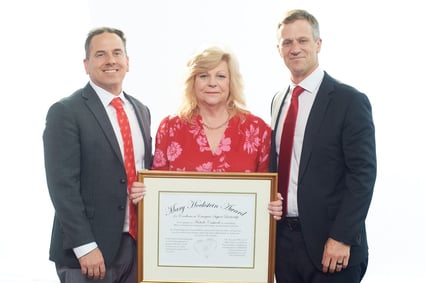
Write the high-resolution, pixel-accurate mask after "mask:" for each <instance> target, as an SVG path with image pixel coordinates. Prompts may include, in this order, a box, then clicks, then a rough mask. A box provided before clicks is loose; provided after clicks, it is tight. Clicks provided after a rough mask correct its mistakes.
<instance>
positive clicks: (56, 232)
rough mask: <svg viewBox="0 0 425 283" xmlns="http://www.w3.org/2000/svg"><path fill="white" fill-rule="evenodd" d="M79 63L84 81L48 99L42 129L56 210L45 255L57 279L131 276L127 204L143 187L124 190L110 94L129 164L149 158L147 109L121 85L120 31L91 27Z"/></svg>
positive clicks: (133, 254)
mask: <svg viewBox="0 0 425 283" xmlns="http://www.w3.org/2000/svg"><path fill="white" fill-rule="evenodd" d="M85 51H86V58H85V59H84V66H85V70H86V73H87V74H88V75H89V77H90V80H89V82H88V83H87V85H86V86H85V87H83V88H81V89H79V90H77V91H76V92H74V93H73V94H72V95H70V96H68V97H66V98H64V99H62V100H60V101H58V102H56V103H54V104H53V105H52V106H51V107H50V109H49V111H48V113H47V118H46V127H45V131H44V134H43V142H44V156H45V168H46V177H47V185H48V189H49V193H50V197H51V200H52V203H53V206H54V209H55V217H54V223H53V231H52V239H51V245H50V260H52V261H54V262H55V264H56V270H57V273H58V276H59V278H60V281H61V282H67V283H69V282H92V281H95V280H99V281H101V282H129V283H130V282H131V283H135V282H136V281H137V262H136V259H137V250H136V239H135V237H131V236H130V235H129V233H128V232H129V208H130V206H135V205H136V204H137V202H138V201H140V199H141V198H142V197H143V194H144V189H143V188H142V189H141V188H139V189H138V191H128V188H129V187H131V184H127V175H126V171H125V167H124V163H123V160H124V158H123V156H124V154H123V141H122V137H121V133H120V128H119V123H118V121H117V114H116V111H115V108H114V107H113V106H112V105H110V102H111V101H112V99H114V98H116V97H119V98H120V99H121V101H122V103H123V105H124V109H125V112H126V114H127V116H128V120H129V124H130V129H131V136H132V141H133V149H134V159H135V167H136V170H139V169H142V168H150V166H151V163H152V138H151V133H150V125H151V117H150V112H149V109H148V108H147V107H146V106H145V105H143V104H142V103H141V102H139V101H138V100H137V99H135V98H134V97H132V96H130V95H128V94H126V93H125V92H123V90H122V84H123V80H124V77H125V75H126V73H127V72H128V70H129V58H128V56H127V51H126V39H125V36H124V33H123V32H122V31H120V30H118V29H114V28H108V27H105V28H97V29H94V30H92V31H91V32H90V33H89V34H88V37H87V39H86V42H85Z"/></svg>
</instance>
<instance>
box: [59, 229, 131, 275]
mask: <svg viewBox="0 0 425 283" xmlns="http://www.w3.org/2000/svg"><path fill="white" fill-rule="evenodd" d="M56 272H57V274H58V276H59V279H60V282H61V283H92V282H98V283H136V282H137V249H136V241H135V240H134V239H133V238H132V237H131V236H130V235H129V234H124V236H123V237H122V240H121V245H120V250H119V253H118V255H117V257H116V259H115V260H114V262H113V264H112V265H111V266H109V267H106V276H105V278H104V279H103V280H97V281H94V280H91V279H89V278H87V277H86V276H83V275H82V274H81V269H80V268H69V267H67V266H59V265H56Z"/></svg>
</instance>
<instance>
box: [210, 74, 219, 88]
mask: <svg viewBox="0 0 425 283" xmlns="http://www.w3.org/2000/svg"><path fill="white" fill-rule="evenodd" d="M208 86H210V87H215V86H217V80H216V78H215V76H210V77H209V80H208Z"/></svg>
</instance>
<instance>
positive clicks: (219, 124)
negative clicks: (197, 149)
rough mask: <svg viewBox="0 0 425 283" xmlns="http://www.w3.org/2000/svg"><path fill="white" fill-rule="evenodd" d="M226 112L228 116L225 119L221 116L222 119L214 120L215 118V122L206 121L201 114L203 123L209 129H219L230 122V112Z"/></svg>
mask: <svg viewBox="0 0 425 283" xmlns="http://www.w3.org/2000/svg"><path fill="white" fill-rule="evenodd" d="M226 114H227V116H226V118H225V119H223V118H220V119H213V120H215V121H214V122H205V119H204V117H203V116H202V115H201V117H202V125H203V126H204V127H205V128H207V129H209V130H217V129H220V128H222V127H224V126H226V125H227V123H228V122H229V120H230V114H229V112H226ZM217 121H218V122H217Z"/></svg>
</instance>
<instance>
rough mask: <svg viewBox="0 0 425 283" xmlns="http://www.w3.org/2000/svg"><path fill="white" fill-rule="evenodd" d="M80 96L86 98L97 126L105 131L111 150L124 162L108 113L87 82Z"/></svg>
mask: <svg viewBox="0 0 425 283" xmlns="http://www.w3.org/2000/svg"><path fill="white" fill-rule="evenodd" d="M82 96H83V98H85V99H86V105H87V107H88V108H89V109H90V111H91V112H92V113H93V116H95V118H96V120H97V122H98V123H99V126H100V127H101V128H102V130H103V132H104V133H105V137H106V139H107V140H108V142H109V144H110V145H111V147H112V149H113V151H114V152H115V155H116V156H117V157H118V159H119V160H121V162H122V163H123V164H124V161H123V160H122V155H121V150H120V146H119V144H118V141H117V138H116V136H115V132H114V129H113V128H112V124H111V122H110V121H109V117H108V114H107V113H106V110H105V107H103V105H102V102H101V101H100V98H99V97H98V96H97V94H96V92H95V91H94V89H93V88H92V87H91V86H90V84H87V85H86V87H85V88H84V89H83V94H82Z"/></svg>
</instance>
